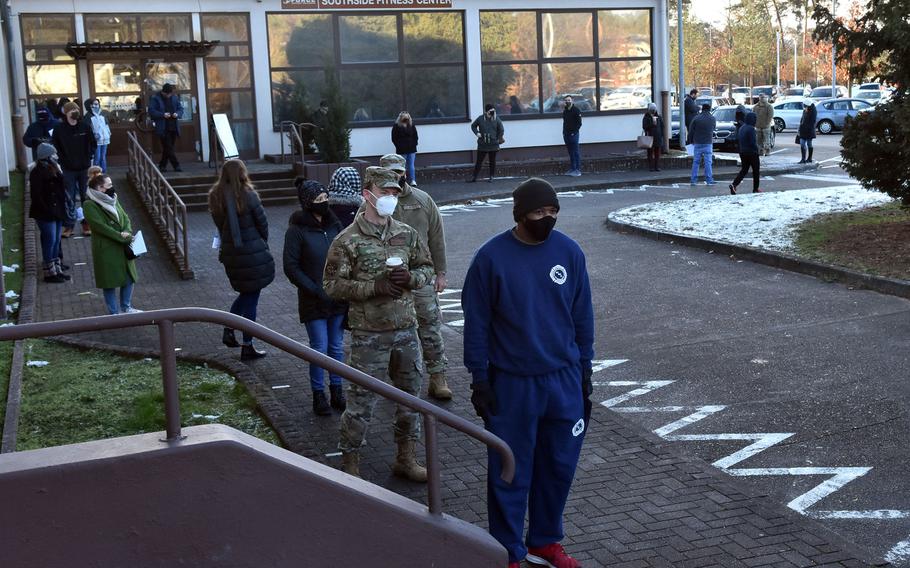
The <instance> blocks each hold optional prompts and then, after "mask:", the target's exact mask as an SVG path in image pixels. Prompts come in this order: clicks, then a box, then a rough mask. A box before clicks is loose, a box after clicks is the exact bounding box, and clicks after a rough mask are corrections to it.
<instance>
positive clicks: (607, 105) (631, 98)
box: [581, 85, 651, 110]
mask: <svg viewBox="0 0 910 568" xmlns="http://www.w3.org/2000/svg"><path fill="white" fill-rule="evenodd" d="M650 102H651V87H650V86H648V85H640V86H635V85H624V86H622V87H617V88H616V89H614V90H613V92H612V93H610V94H609V95H608V96H607V97H606V98H605V99H602V100H601V103H600V110H618V109H627V108H645V107H647V106H648V104H649V103H650ZM581 110H584V109H581Z"/></svg>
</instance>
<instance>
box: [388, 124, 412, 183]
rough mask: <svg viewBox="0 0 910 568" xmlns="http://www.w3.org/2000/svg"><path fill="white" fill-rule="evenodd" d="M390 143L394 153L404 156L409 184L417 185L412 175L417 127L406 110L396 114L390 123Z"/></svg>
mask: <svg viewBox="0 0 910 568" xmlns="http://www.w3.org/2000/svg"><path fill="white" fill-rule="evenodd" d="M392 144H394V145H395V153H396V154H399V155H401V156H403V157H404V159H405V161H406V162H407V172H408V178H407V182H408V184H410V185H417V181H416V179H417V178H416V177H415V175H414V161H415V160H416V159H417V127H416V126H414V122H413V121H412V120H411V115H410V113H408V111H406V110H403V111H401V112H400V113H399V114H398V120H396V121H395V124H393V125H392Z"/></svg>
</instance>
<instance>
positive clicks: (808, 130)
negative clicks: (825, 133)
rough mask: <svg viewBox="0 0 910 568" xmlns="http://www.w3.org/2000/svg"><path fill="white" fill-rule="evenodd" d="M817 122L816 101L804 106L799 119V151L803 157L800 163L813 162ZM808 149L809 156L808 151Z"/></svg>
mask: <svg viewBox="0 0 910 568" xmlns="http://www.w3.org/2000/svg"><path fill="white" fill-rule="evenodd" d="M816 122H818V109H816V108H815V103H814V102H813V103H811V104H810V105H809V106H807V107H805V108H803V115H802V116H801V117H800V119H799V136H798V137H799V153H800V155H801V156H802V159H801V160H800V161H799V163H800V164H811V163H812V140H814V139H815V131H816ZM807 150H808V157H806V152H807Z"/></svg>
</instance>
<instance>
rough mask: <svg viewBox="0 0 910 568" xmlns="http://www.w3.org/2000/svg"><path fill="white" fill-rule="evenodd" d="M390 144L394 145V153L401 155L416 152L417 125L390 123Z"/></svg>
mask: <svg viewBox="0 0 910 568" xmlns="http://www.w3.org/2000/svg"><path fill="white" fill-rule="evenodd" d="M392 144H394V145H395V153H396V154H401V155H402V156H404V155H405V154H413V153H415V152H417V127H416V126H414V125H413V124H409V125H407V126H405V125H403V124H398V123H397V122H396V123H395V124H394V125H392Z"/></svg>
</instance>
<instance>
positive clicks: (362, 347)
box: [338, 327, 423, 452]
mask: <svg viewBox="0 0 910 568" xmlns="http://www.w3.org/2000/svg"><path fill="white" fill-rule="evenodd" d="M421 364H422V361H421V358H420V343H419V341H418V339H417V330H416V329H414V328H413V327H412V328H409V329H400V330H396V331H359V330H354V331H353V332H351V366H352V367H354V368H355V369H357V370H360V371H363V372H364V373H366V374H368V375H371V376H373V377H376V378H377V379H379V380H383V381H384V380H387V377H391V380H392V384H393V385H395V386H396V387H397V388H399V389H401V390H403V391H404V392H406V393H408V394H412V395H414V396H420V395H419V393H420V385H421V383H422V378H423V375H422V372H421ZM376 397H377V395H376V393H374V392H373V391H369V390H367V389H365V388H363V387H361V386H359V385H356V384H354V383H352V382H348V392H347V398H348V405H347V409H346V410H345V411H344V414H342V415H341V441H340V442H339V443H338V448H339V449H340V450H341V451H343V452H346V451H350V450H355V449H357V448H359V447H360V446H362V445H363V443H364V440H365V438H366V433H367V428H368V427H369V425H370V419H372V417H373V408H374V407H375V406H376ZM419 433H420V414H419V413H418V412H416V411H414V410H411V409H410V408H406V407H403V406H398V407H397V408H396V409H395V441H396V442H401V441H404V440H416V439H417V436H418V434H419Z"/></svg>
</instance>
